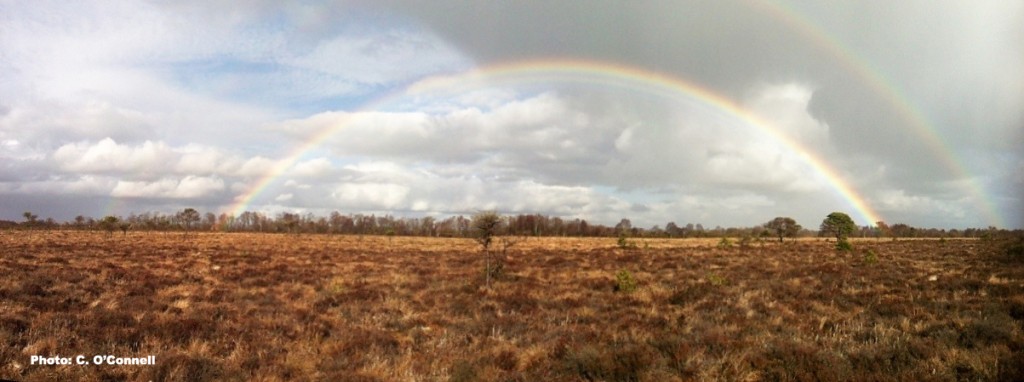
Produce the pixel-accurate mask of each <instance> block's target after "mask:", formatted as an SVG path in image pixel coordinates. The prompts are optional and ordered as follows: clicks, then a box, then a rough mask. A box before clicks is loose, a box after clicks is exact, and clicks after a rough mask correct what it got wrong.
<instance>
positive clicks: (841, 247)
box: [836, 239, 853, 252]
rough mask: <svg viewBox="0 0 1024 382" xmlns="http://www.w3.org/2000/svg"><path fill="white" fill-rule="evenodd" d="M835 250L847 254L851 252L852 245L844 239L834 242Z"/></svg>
mask: <svg viewBox="0 0 1024 382" xmlns="http://www.w3.org/2000/svg"><path fill="white" fill-rule="evenodd" d="M836 250H837V251H840V252H849V251H852V250H853V245H852V244H850V242H849V241H848V240H846V239H843V240H839V241H837V242H836Z"/></svg>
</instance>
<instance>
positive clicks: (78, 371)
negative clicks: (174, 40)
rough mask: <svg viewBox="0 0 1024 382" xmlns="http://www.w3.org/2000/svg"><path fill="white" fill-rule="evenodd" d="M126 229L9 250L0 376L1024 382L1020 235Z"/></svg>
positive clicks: (37, 237) (4, 234)
mask: <svg viewBox="0 0 1024 382" xmlns="http://www.w3.org/2000/svg"><path fill="white" fill-rule="evenodd" d="M477 220H479V218H478V217H477V218H474V221H473V224H472V225H470V228H471V229H475V228H476V227H478V222H477ZM111 231H112V232H104V231H99V230H77V229H60V230H56V229H55V230H42V229H36V230H4V231H0V248H2V250H0V251H2V253H0V272H2V273H3V274H4V278H3V280H2V281H0V299H2V301H3V302H2V303H0V338H2V339H3V343H2V344H0V365H2V368H0V378H3V379H10V380H26V381H43V380H81V381H101V380H138V381H147V380H153V381H171V380H174V381H177V380H181V381H184V380H188V381H221V380H235V381H249V380H267V381H285V380H351V381H391V380H400V381H434V380H440V381H477V380H479V381H537V380H560V381H672V380H805V381H841V380H1013V379H1019V378H1021V377H1022V376H1024V355H1022V354H1024V351H1022V350H1024V349H1022V348H1024V332H1022V324H1021V323H1022V320H1024V267H1022V266H1021V265H1022V259H1021V256H1022V255H1021V241H1020V239H1019V237H1018V238H1016V239H1015V238H1013V237H1012V236H1008V235H1006V233H1005V232H1003V233H1002V234H1000V235H984V236H983V237H982V238H971V237H969V238H963V237H960V238H899V239H893V238H889V237H869V238H852V239H849V244H850V247H851V248H849V249H846V250H839V249H837V246H836V244H837V243H836V242H835V238H825V237H804V238H795V239H793V238H787V239H786V240H785V241H783V242H779V241H778V240H777V239H776V238H774V237H765V236H764V235H762V236H760V237H754V238H752V237H751V236H745V237H744V238H739V239H737V238H732V239H730V238H717V237H716V238H709V237H703V238H702V237H691V238H671V237H667V236H661V237H653V236H646V237H644V236H639V237H638V236H627V235H621V236H620V237H619V238H618V239H617V238H616V237H614V236H613V237H533V236H506V235H496V236H494V237H491V239H492V241H491V243H490V245H489V247H488V249H487V250H486V251H485V250H484V249H483V246H482V241H481V240H479V239H480V237H479V236H478V235H473V236H471V237H464V238H462V237H449V238H445V237H418V236H400V235H394V234H391V233H388V234H382V235H363V234H358V235H356V234H330V233H322V234H313V233H302V232H298V231H296V232H291V233H289V232H282V233H224V232H212V233H211V232H195V231H192V232H183V231H173V232H160V231H140V232H134V231H127V232H121V231H120V230H117V231H116V232H114V231H113V230H111ZM32 355H39V356H47V357H68V358H71V359H72V361H71V362H72V364H71V365H33V364H32V363H31V362H30V356H32ZM78 355H85V356H86V357H87V358H88V359H91V357H93V356H94V355H114V356H117V357H146V356H150V355H151V356H154V357H155V360H156V362H155V363H156V364H155V365H87V366H85V365H77V364H74V361H73V360H74V357H76V356H78Z"/></svg>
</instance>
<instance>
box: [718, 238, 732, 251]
mask: <svg viewBox="0 0 1024 382" xmlns="http://www.w3.org/2000/svg"><path fill="white" fill-rule="evenodd" d="M718 248H722V249H725V248H732V240H729V238H727V237H723V238H722V240H719V241H718Z"/></svg>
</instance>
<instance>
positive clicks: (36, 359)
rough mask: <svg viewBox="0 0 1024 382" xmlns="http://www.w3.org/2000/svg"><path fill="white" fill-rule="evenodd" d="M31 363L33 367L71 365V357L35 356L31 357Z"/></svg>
mask: <svg viewBox="0 0 1024 382" xmlns="http://www.w3.org/2000/svg"><path fill="white" fill-rule="evenodd" d="M29 363H30V364H32V365H70V364H71V357H60V356H53V357H42V356H38V355H34V356H32V357H29Z"/></svg>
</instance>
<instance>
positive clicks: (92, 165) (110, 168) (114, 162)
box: [53, 138, 177, 174]
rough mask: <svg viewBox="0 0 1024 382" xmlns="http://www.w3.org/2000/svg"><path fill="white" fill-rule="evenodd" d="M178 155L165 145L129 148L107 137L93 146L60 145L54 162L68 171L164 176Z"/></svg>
mask: <svg viewBox="0 0 1024 382" xmlns="http://www.w3.org/2000/svg"><path fill="white" fill-rule="evenodd" d="M175 157H177V154H176V153H175V152H174V151H173V150H171V148H170V147H168V146H167V145H166V144H164V143H163V142H151V141H146V142H144V143H142V145H139V146H136V147H130V146H125V145H119V144H117V142H114V140H113V139H110V138H105V139H103V140H101V141H99V142H97V143H96V144H94V145H89V144H88V143H85V142H79V143H71V144H66V145H63V146H61V147H60V148H58V149H57V151H55V152H54V153H53V159H54V160H55V161H57V163H58V164H59V165H60V167H61V168H62V169H64V170H66V171H74V172H88V173H107V172H128V173H135V174H151V173H161V172H163V170H164V169H165V168H166V167H167V164H168V162H170V161H172V160H173V159H175Z"/></svg>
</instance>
